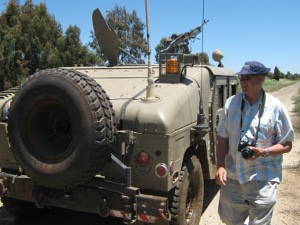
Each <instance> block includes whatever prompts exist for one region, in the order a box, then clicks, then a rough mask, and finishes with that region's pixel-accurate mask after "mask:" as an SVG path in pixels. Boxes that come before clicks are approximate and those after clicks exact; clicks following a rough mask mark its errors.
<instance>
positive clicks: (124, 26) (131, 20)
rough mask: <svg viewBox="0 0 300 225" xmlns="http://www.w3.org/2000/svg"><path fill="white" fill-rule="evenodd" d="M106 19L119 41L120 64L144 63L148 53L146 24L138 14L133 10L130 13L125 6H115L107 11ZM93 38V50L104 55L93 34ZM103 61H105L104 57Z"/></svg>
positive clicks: (91, 43) (91, 44)
mask: <svg viewBox="0 0 300 225" xmlns="http://www.w3.org/2000/svg"><path fill="white" fill-rule="evenodd" d="M105 19H106V21H107V23H108V25H109V26H110V28H111V29H112V30H114V31H115V32H116V34H117V36H118V39H119V46H120V52H119V63H121V64H133V63H135V64H136V63H144V59H145V56H146V53H147V41H146V39H145V37H144V29H145V24H144V23H143V22H142V21H141V19H140V18H139V17H138V16H137V12H136V11H135V10H133V11H132V12H131V13H128V12H127V10H126V8H125V6H123V7H120V6H118V5H115V7H114V9H112V10H111V11H107V14H106V18H105ZM91 37H92V39H93V40H92V42H90V46H91V48H93V49H95V50H96V51H97V52H98V53H100V54H102V53H101V49H100V48H99V46H98V45H97V41H96V37H95V35H94V33H93V32H92V35H91ZM103 59H104V60H105V58H104V57H103Z"/></svg>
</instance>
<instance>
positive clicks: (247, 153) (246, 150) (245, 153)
mask: <svg viewBox="0 0 300 225" xmlns="http://www.w3.org/2000/svg"><path fill="white" fill-rule="evenodd" d="M241 154H242V157H243V158H244V159H249V158H251V157H252V156H253V155H254V152H253V151H252V150H251V149H250V148H247V147H246V148H243V149H242V151H241Z"/></svg>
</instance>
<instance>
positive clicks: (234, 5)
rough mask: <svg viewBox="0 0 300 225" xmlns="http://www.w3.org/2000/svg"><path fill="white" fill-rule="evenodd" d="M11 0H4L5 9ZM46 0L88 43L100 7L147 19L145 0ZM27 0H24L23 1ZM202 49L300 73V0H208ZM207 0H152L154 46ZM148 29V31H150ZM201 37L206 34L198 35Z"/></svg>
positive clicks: (235, 63) (195, 47)
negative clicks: (219, 51) (96, 11)
mask: <svg viewBox="0 0 300 225" xmlns="http://www.w3.org/2000/svg"><path fill="white" fill-rule="evenodd" d="M6 2H8V0H0V11H3V10H4V9H5V3H6ZM40 2H46V5H47V8H48V11H49V13H50V14H52V15H54V17H55V18H56V20H57V21H58V22H59V23H60V24H61V26H62V28H63V30H64V31H65V30H66V28H67V27H68V26H69V25H77V26H78V27H79V28H80V29H81V41H82V43H83V44H87V43H88V42H89V41H90V40H91V39H90V31H91V30H92V29H93V25H92V12H93V10H94V9H95V8H99V9H100V11H101V12H102V13H103V14H104V16H105V15H106V11H107V10H112V9H113V8H114V6H115V4H117V5H119V6H125V7H126V10H127V12H132V10H136V11H137V14H138V16H139V17H140V18H141V20H142V21H143V22H144V23H145V24H146V16H145V15H146V14H145V6H144V4H145V1H144V0H33V3H35V4H37V3H40ZM23 3H24V0H20V4H23ZM204 5H205V13H204V18H205V19H206V20H209V22H208V23H207V24H206V25H205V27H204V33H203V40H204V46H203V51H204V52H206V53H207V54H208V55H209V56H210V61H211V63H213V64H215V65H217V63H215V62H213V60H212V57H211V53H212V51H213V50H214V49H217V48H218V49H221V50H222V51H223V52H224V59H223V64H224V65H225V66H226V67H229V68H231V69H233V70H234V71H239V70H240V68H241V67H242V65H243V64H244V62H245V61H252V60H256V61H260V62H262V63H263V64H265V66H267V67H270V68H271V71H274V68H275V66H277V67H278V68H279V69H280V70H281V71H282V72H284V73H287V72H288V71H290V72H291V73H292V74H294V73H300V41H299V39H300V19H299V16H298V14H299V10H300V1H299V0H286V1H282V0H227V1H226V0H205V3H204ZM202 6H203V3H202V0H185V1H182V0H149V21H150V37H151V39H150V44H151V48H152V61H153V58H154V55H155V51H154V48H155V46H156V45H157V44H158V43H159V41H160V39H161V38H162V37H168V36H170V35H171V34H173V33H183V32H185V31H190V30H191V29H193V28H195V27H196V26H198V25H199V24H200V23H201V22H202V18H203V13H202V12H203V7H202ZM145 34H146V31H145ZM198 37H199V38H202V35H201V34H200V35H198ZM201 46H202V41H201V40H196V41H195V42H193V43H192V45H191V50H192V52H194V53H196V52H201Z"/></svg>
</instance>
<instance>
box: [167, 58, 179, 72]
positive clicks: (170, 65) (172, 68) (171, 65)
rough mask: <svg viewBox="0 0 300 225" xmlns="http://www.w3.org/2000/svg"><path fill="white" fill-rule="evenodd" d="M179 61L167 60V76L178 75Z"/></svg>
mask: <svg viewBox="0 0 300 225" xmlns="http://www.w3.org/2000/svg"><path fill="white" fill-rule="evenodd" d="M178 66H179V64H178V61H177V59H167V62H166V73H167V74H178V70H179V69H178Z"/></svg>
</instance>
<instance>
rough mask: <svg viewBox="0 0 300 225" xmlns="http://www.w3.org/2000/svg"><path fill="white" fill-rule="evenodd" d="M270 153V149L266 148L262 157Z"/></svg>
mask: <svg viewBox="0 0 300 225" xmlns="http://www.w3.org/2000/svg"><path fill="white" fill-rule="evenodd" d="M269 155H270V149H268V148H267V149H266V150H265V154H264V157H267V156H269Z"/></svg>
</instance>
